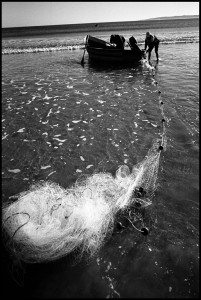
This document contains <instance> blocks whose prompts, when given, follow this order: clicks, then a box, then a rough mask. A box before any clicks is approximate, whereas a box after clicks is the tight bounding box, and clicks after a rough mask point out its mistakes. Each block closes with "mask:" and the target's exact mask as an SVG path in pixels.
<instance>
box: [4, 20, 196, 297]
mask: <svg viewBox="0 0 201 300" xmlns="http://www.w3.org/2000/svg"><path fill="white" fill-rule="evenodd" d="M178 24H179V25H178ZM174 25H175V27H171V26H169V27H167V26H164V28H163V22H162V21H161V22H160V23H158V22H155V23H154V22H151V23H148V24H147V27H146V26H145V27H146V28H144V27H143V29H142V28H140V27H134V28H133V27H132V28H130V27H129V28H126V27H124V28H123V29H122V30H120V29H119V30H118V31H116V30H117V29H116V28H119V27H115V26H114V27H113V28H111V27H110V28H108V30H107V31H106V30H105V31H101V30H100V31H99V30H98V29H96V31H95V32H94V33H93V32H90V34H91V35H95V36H96V37H100V38H103V39H105V40H107V41H109V37H110V34H112V33H120V34H122V35H124V36H125V38H126V39H127V40H128V38H129V37H130V36H131V35H133V36H134V37H135V38H136V39H137V41H138V43H139V46H140V48H141V49H143V48H144V37H145V32H146V31H147V30H150V31H151V32H153V33H154V34H156V36H157V37H158V38H159V40H160V41H161V43H160V46H159V57H160V60H159V63H158V64H156V57H155V53H154V50H153V51H152V56H151V63H152V65H153V66H154V67H155V80H157V83H158V88H159V89H160V91H161V100H162V101H163V103H164V112H165V116H166V136H167V146H166V151H165V152H163V153H162V155H161V159H160V166H159V173H158V179H157V190H156V192H155V197H154V199H153V204H152V205H151V206H150V208H148V209H147V212H146V220H145V221H146V222H145V223H146V224H145V225H147V226H148V227H149V229H150V233H149V235H148V236H146V237H145V236H143V235H141V234H140V233H139V232H138V231H136V230H135V229H134V228H133V227H132V226H130V227H128V228H127V229H126V230H123V231H122V232H119V233H114V235H113V236H112V238H111V239H110V240H109V241H108V242H107V243H106V244H105V245H104V247H103V248H102V249H101V250H100V252H99V253H98V254H97V256H96V257H94V258H93V259H92V260H91V261H90V262H84V261H82V262H80V263H78V264H77V265H74V263H73V260H72V259H71V258H68V257H67V258H66V259H65V258H64V259H63V260H61V261H58V262H55V263H50V264H44V265H43V264H38V265H28V266H23V269H20V268H19V266H17V267H15V264H14V262H12V260H11V261H10V259H8V258H7V255H6V254H4V256H3V259H4V273H5V276H4V294H5V296H10V295H13V294H15V295H19V296H20V297H42V298H46V297H49V298H51V297H58V298H59V297H64V298H68V297H72V298H73V297H74V298H75V297H80V298H81V297H95V298H98V297H103V298H109V297H110V298H112V297H114V298H115V297H128V298H129V297H132V298H143V297H144V298H148V297H153V298H154V297H156V298H157V297H158V298H159V297H161V298H174V297H178V298H183V297H184V298H193V297H194V298H197V297H198V296H199V287H198V282H199V272H198V261H199V225H198V223H199V185H198V176H199V167H198V164H199V90H198V72H199V66H198V64H199V51H198V48H199V35H198V26H197V25H198V24H197V25H196V26H195V23H194V22H191V21H190V20H188V21H183V23H181V21H179V23H177V22H174ZM87 33H88V32H87V30H86V32H84V31H82V32H76V33H74V34H72V33H65V34H64V33H60V34H59V33H57V34H52V35H51V34H48V35H47V34H43V35H41V36H24V37H9V38H5V39H3V41H2V54H4V55H2V201H3V202H4V203H5V202H7V201H8V198H9V197H10V196H12V195H15V194H17V193H20V192H22V191H24V190H26V189H28V188H29V186H30V184H32V183H34V182H38V181H40V180H50V181H53V182H57V183H58V184H60V185H61V186H63V187H66V188H68V187H70V186H71V185H72V184H73V183H74V182H75V181H76V179H78V178H79V177H80V176H82V175H85V174H88V175H90V174H92V173H94V172H101V171H105V172H110V173H112V174H115V171H116V170H117V168H118V167H119V166H120V165H122V164H126V165H128V166H129V168H132V166H133V165H135V164H136V163H138V162H140V161H141V160H142V159H143V158H144V157H145V155H146V154H147V151H148V150H149V149H150V148H151V145H152V143H153V140H154V139H156V138H160V137H161V133H162V127H161V126H162V125H161V113H160V110H159V105H158V91H157V86H156V85H155V84H154V78H153V73H152V72H151V71H150V70H149V69H148V68H147V67H146V65H145V64H144V63H143V62H141V63H139V64H138V65H136V66H132V67H123V66H109V65H108V66H100V65H99V66H97V65H92V64H90V63H89V61H88V54H87V53H85V56H84V61H85V65H84V67H83V66H81V64H80V62H81V60H82V57H83V54H84V50H83V48H84V37H85V35H86V34H87ZM126 47H127V46H126ZM6 54H9V55H6ZM23 270H24V271H23ZM16 282H17V283H16ZM11 287H12V288H11Z"/></svg>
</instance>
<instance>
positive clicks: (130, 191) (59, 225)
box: [3, 141, 160, 263]
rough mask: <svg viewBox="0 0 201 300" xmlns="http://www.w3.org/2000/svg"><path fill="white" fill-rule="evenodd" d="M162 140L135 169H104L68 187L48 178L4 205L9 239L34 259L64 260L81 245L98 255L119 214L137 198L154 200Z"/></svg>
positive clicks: (14, 249) (11, 246)
mask: <svg viewBox="0 0 201 300" xmlns="http://www.w3.org/2000/svg"><path fill="white" fill-rule="evenodd" d="M158 146H159V143H158V141H156V142H155V143H154V144H153V146H152V148H151V149H150V150H149V152H148V154H147V156H146V157H145V158H144V160H143V161H141V162H140V163H138V164H137V165H135V166H134V167H133V169H132V171H131V172H130V170H129V168H128V166H126V165H123V166H120V167H119V169H118V170H117V172H116V176H115V177H113V176H112V175H111V174H109V173H98V174H93V175H91V176H89V177H86V178H84V179H82V180H78V181H77V182H76V183H75V184H74V185H73V186H72V187H71V188H69V189H64V188H62V187H60V186H59V185H57V184H56V183H51V182H42V183H38V184H36V185H34V186H32V187H31V188H30V189H29V190H28V191H26V192H23V193H20V194H19V195H17V200H16V201H15V202H13V203H11V204H9V205H8V206H7V207H5V208H3V231H4V234H5V243H6V246H7V247H9V249H10V250H11V252H12V253H13V254H14V255H15V256H16V257H17V258H19V259H20V260H22V261H25V262H28V263H38V262H47V261H53V260H56V259H59V258H61V257H63V256H65V255H67V254H69V253H71V252H73V251H75V250H76V252H77V251H78V252H79V253H87V254H89V255H90V256H93V255H94V254H95V253H96V252H97V251H98V250H99V249H100V247H101V246H102V245H103V244H104V241H106V239H107V238H108V237H110V235H111V233H112V232H113V229H114V220H115V216H116V214H117V213H118V212H119V211H124V210H125V209H127V208H128V207H129V206H132V205H133V203H135V202H136V201H137V203H140V206H141V207H146V206H148V205H150V204H151V198H152V196H153V193H154V190H155V184H156V179H157V173H158V167H159V157H160V151H159V147H158Z"/></svg>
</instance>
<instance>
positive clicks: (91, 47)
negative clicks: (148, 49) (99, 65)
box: [86, 35, 144, 64]
mask: <svg viewBox="0 0 201 300" xmlns="http://www.w3.org/2000/svg"><path fill="white" fill-rule="evenodd" d="M86 50H87V52H88V55H89V61H92V62H106V63H121V64H133V63H136V62H139V61H140V60H141V59H142V58H143V57H144V51H143V50H140V48H139V47H138V46H137V45H136V46H135V47H132V49H118V48H116V47H115V46H114V45H113V44H110V43H108V42H106V41H104V40H101V39H98V38H95V37H92V36H90V35H87V37H86Z"/></svg>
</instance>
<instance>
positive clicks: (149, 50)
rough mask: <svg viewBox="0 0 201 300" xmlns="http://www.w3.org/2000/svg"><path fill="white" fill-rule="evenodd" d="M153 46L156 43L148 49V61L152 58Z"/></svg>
mask: <svg viewBox="0 0 201 300" xmlns="http://www.w3.org/2000/svg"><path fill="white" fill-rule="evenodd" d="M153 48H154V44H151V45H150V46H149V49H148V61H150V59H151V51H152V49H153Z"/></svg>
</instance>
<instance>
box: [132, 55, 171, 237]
mask: <svg viewBox="0 0 201 300" xmlns="http://www.w3.org/2000/svg"><path fill="white" fill-rule="evenodd" d="M144 65H145V66H146V67H147V68H148V69H149V70H150V71H151V72H152V77H153V80H154V84H155V85H156V87H157V91H158V95H159V96H158V103H159V109H160V111H161V116H162V119H161V122H162V134H161V145H160V146H159V148H158V151H160V153H161V151H162V150H163V149H164V148H165V135H166V125H165V123H166V117H165V114H164V110H163V107H164V104H163V101H162V100H161V94H162V93H161V91H160V89H159V86H158V81H157V80H156V66H155V67H153V66H152V65H151V64H150V63H148V61H147V60H144ZM129 217H130V218H131V216H130V214H129ZM127 219H128V221H129V222H130V223H131V225H132V226H133V228H134V229H136V230H137V231H139V232H141V233H142V234H143V235H147V234H148V233H149V229H148V228H147V227H144V222H142V223H143V224H142V225H143V227H142V228H141V229H138V228H137V227H136V226H135V225H134V224H133V222H132V221H131V220H130V219H129V218H127Z"/></svg>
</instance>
